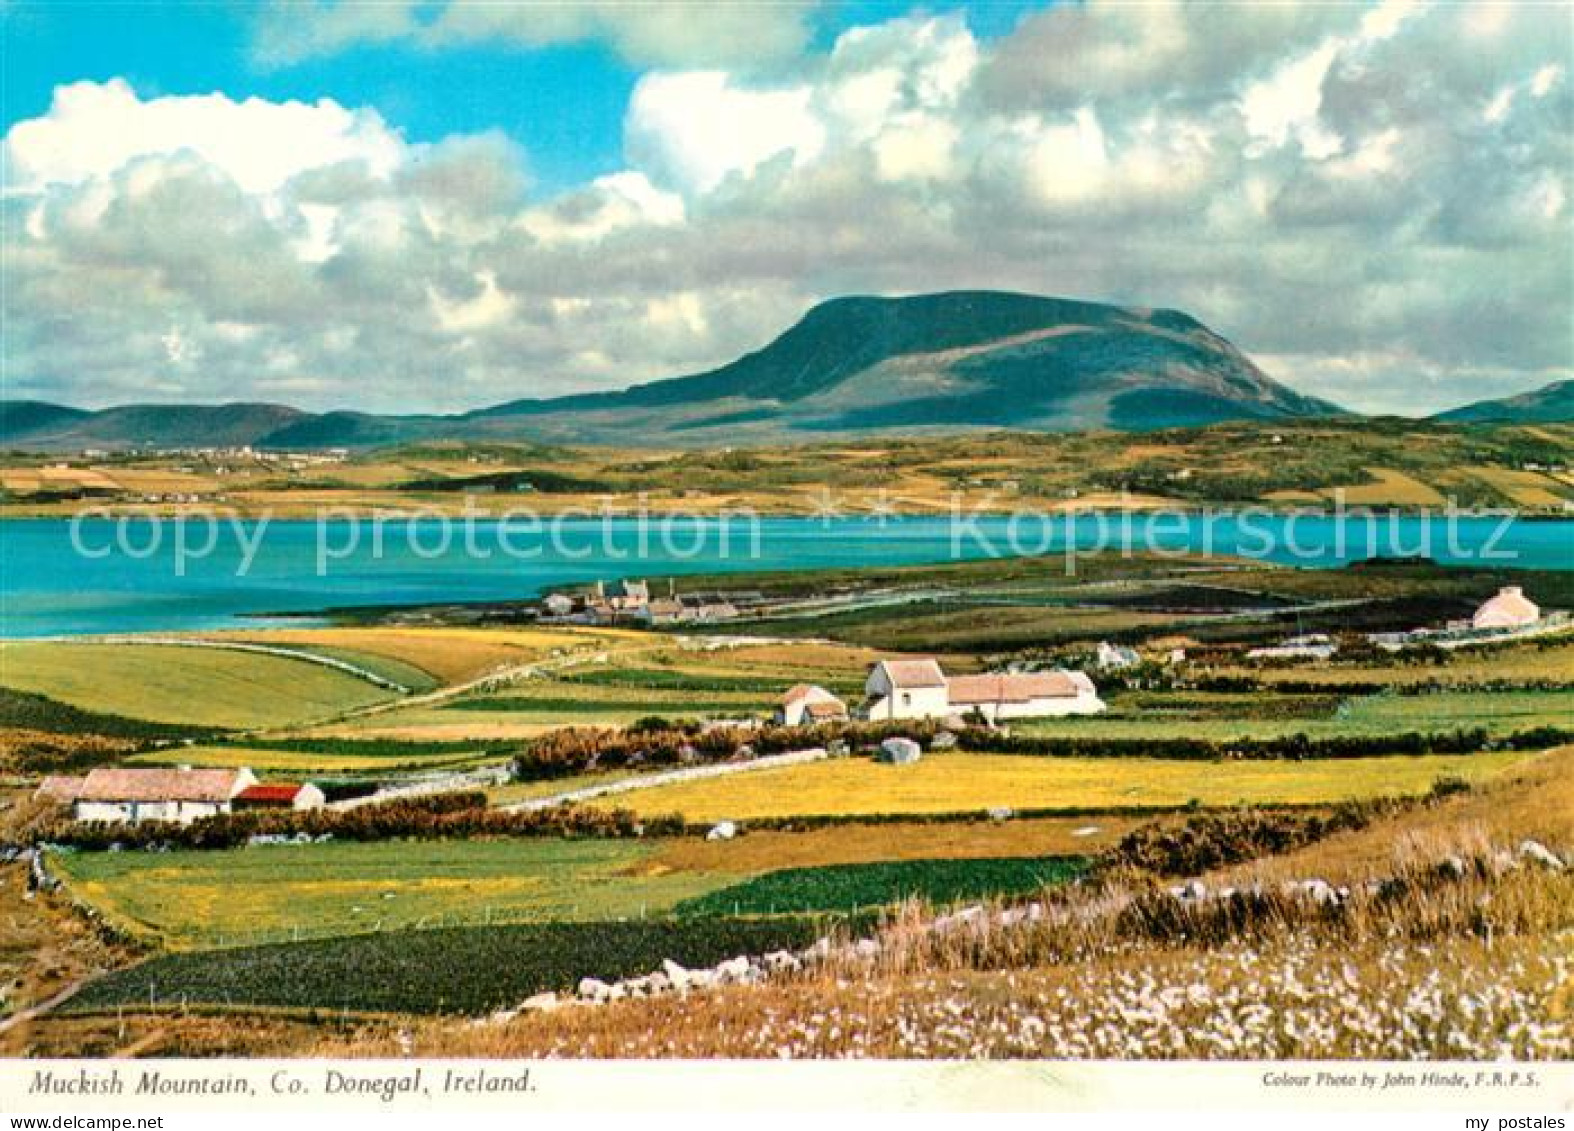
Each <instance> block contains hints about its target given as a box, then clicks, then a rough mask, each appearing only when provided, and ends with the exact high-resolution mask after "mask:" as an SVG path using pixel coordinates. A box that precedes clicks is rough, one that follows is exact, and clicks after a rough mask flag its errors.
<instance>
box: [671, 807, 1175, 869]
mask: <svg viewBox="0 0 1574 1131" xmlns="http://www.w3.org/2000/svg"><path fill="white" fill-rule="evenodd" d="M1145 820H1146V819H1145V818H1136V817H1040V818H1032V819H1027V820H1020V821H969V822H965V823H961V822H946V823H920V822H912V823H904V822H898V821H891V822H883V821H882V822H881V823H879V824H869V825H834V826H829V827H826V828H819V829H809V830H807V831H805V832H776V831H761V830H756V831H754V832H751V833H749V834H748V835H747V836H742V837H738V838H737V839H735V840H727V841H715V840H703V839H701V838H699V837H681V838H677V839H673V840H664V841H658V842H657V844H658V847H657V850H656V853H655V855H653V856H651V857H650V858H649V859H648V860H646V861H645V862H644V863H643V864H642V865H640V868H641V870H642V871H646V872H650V873H652V874H661V873H662V872H665V871H679V872H682V871H692V872H740V873H749V872H770V871H775V870H776V869H779V868H818V867H822V866H824V865H828V864H865V863H869V862H871V861H877V860H972V859H980V858H988V857H994V856H1080V855H1084V854H1087V853H1093V852H1102V851H1103V850H1104V849H1107V848H1111V847H1113V846H1114V845H1115V843H1116V842H1117V841H1119V840H1120V838H1121V837H1123V836H1125V835H1126V834H1127V833H1129V832H1130V831H1131V830H1132V829H1134V828H1136V827H1137V826H1138V825H1141V824H1143V823H1145Z"/></svg>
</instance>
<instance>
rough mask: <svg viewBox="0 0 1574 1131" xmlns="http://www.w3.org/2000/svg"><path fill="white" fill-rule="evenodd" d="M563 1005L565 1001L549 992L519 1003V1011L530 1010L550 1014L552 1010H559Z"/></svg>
mask: <svg viewBox="0 0 1574 1131" xmlns="http://www.w3.org/2000/svg"><path fill="white" fill-rule="evenodd" d="M562 1004H563V1000H562V999H561V998H559V997H558V996H557V994H555V993H552V992H551V991H550V990H548V991H547V992H546V993H544V994H535V995H533V996H531V997H527V998H526V999H525V1000H524V1001H522V1002H520V1003H519V1009H520V1012H524V1011H527V1010H529V1011H535V1012H540V1013H550V1012H551V1011H552V1010H554V1009H557V1008H558V1007H559V1006H561V1005H562Z"/></svg>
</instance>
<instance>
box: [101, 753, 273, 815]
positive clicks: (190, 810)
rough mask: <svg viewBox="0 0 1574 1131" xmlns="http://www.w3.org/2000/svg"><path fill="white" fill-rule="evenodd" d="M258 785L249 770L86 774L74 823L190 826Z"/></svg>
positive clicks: (227, 807) (226, 809) (107, 770)
mask: <svg viewBox="0 0 1574 1131" xmlns="http://www.w3.org/2000/svg"><path fill="white" fill-rule="evenodd" d="M255 784H257V778H256V776H255V775H253V774H252V772H251V771H250V770H247V769H239V770H194V769H191V768H190V767H189V766H182V767H180V768H179V769H173V770H160V769H124V768H119V767H111V768H102V769H97V770H92V771H89V773H88V775H87V776H86V777H85V778H82V779H81V785H80V787H78V788H77V789H76V790H75V796H74V797H73V798H72V799H71V809H72V815H73V816H74V817H76V819H77V820H79V821H115V822H127V823H131V824H135V823H136V822H138V821H173V822H175V823H177V824H182V825H184V824H189V823H190V822H192V821H195V820H199V819H201V818H203V817H213V816H217V815H218V814H220V813H229V812H232V811H233V809H234V804H235V798H236V797H237V796H238V795H239V794H241V793H242V792H244V791H245V790H246V789H248V788H249V787H251V786H253V785H255Z"/></svg>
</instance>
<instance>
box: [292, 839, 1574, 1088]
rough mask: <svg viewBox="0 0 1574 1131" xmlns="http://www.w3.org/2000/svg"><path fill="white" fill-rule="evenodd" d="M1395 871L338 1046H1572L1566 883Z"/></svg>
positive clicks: (347, 1052) (892, 939)
mask: <svg viewBox="0 0 1574 1131" xmlns="http://www.w3.org/2000/svg"><path fill="white" fill-rule="evenodd" d="M1481 863H1482V864H1483V867H1482V868H1480V869H1478V870H1472V871H1471V872H1470V873H1469V874H1468V875H1467V876H1465V877H1463V878H1459V877H1454V876H1451V875H1444V874H1441V873H1439V872H1437V871H1436V870H1435V869H1433V868H1430V867H1421V866H1415V867H1410V868H1405V869H1401V871H1400V872H1399V874H1397V875H1396V876H1393V877H1390V884H1391V885H1392V886H1391V887H1389V888H1387V889H1385V891H1386V894H1381V895H1379V894H1370V895H1368V894H1363V893H1356V894H1354V895H1352V897H1351V900H1350V901H1349V902H1348V903H1347V904H1346V905H1345V906H1344V907H1343V908H1342V909H1340V910H1337V911H1335V910H1331V909H1328V908H1326V907H1323V906H1321V905H1320V904H1318V903H1317V902H1316V901H1314V900H1311V899H1308V898H1305V897H1298V896H1291V895H1284V894H1280V893H1279V892H1277V891H1267V892H1264V893H1261V894H1260V895H1258V896H1252V897H1241V898H1237V899H1231V900H1219V901H1213V902H1206V903H1200V904H1197V905H1192V906H1187V905H1183V904H1181V903H1179V902H1178V901H1176V900H1174V899H1173V898H1171V897H1169V896H1167V895H1164V894H1162V893H1159V892H1149V891H1143V890H1141V889H1136V890H1133V889H1130V888H1125V887H1120V886H1117V887H1114V888H1102V889H1094V890H1084V891H1081V892H1071V893H1068V894H1067V895H1066V896H1065V897H1064V899H1063V900H1062V901H1060V902H1059V903H1058V904H1052V905H1051V911H1050V914H1049V916H1048V917H1047V918H1045V919H1043V920H1040V921H1039V922H1036V923H1031V922H1030V923H1020V924H1016V925H1013V926H1004V925H1001V923H1000V922H999V921H998V920H995V919H990V918H987V917H984V918H980V919H979V920H977V921H976V923H975V924H965V925H962V926H960V927H958V928H956V929H953V930H950V931H947V932H943V933H941V932H937V931H935V930H934V929H933V928H932V927H931V926H930V925H929V921H928V918H927V916H926V915H924V914H923V913H922V912H921V911H920V910H919V909H916V908H909V909H908V910H907V912H906V914H905V915H904V916H903V917H901V918H900V919H899V920H898V921H897V922H896V923H895V924H894V925H893V926H892V927H891V928H889V929H888V930H887V931H886V932H885V933H883V934H882V936H881V942H882V949H881V953H880V954H879V956H878V957H877V958H876V959H875V960H874V962H873V963H869V962H867V961H865V960H857V959H853V958H850V957H849V958H847V959H846V960H844V961H840V962H835V963H832V964H829V965H827V966H825V967H820V968H817V969H815V970H813V971H812V972H811V973H809V974H807V975H802V976H799V977H796V978H792V979H787V980H778V981H775V982H772V983H768V984H766V985H764V986H758V987H733V988H728V989H724V990H718V991H712V992H709V993H704V994H700V995H698V996H688V997H684V998H676V999H675V998H658V999H654V1000H646V1001H633V1002H625V1003H618V1004H614V1005H611V1006H605V1007H585V1006H572V1007H569V1008H566V1009H562V1010H559V1011H556V1012H552V1013H548V1014H545V1015H541V1014H534V1015H530V1014H527V1015H523V1016H521V1017H518V1018H515V1019H512V1020H507V1021H501V1022H493V1023H490V1024H483V1025H479V1026H478V1025H475V1024H468V1025H464V1026H462V1027H461V1026H456V1025H454V1024H453V1023H451V1022H417V1023H415V1024H413V1025H412V1026H411V1027H410V1028H408V1029H407V1030H404V1031H402V1032H399V1033H397V1034H387V1033H384V1034H381V1035H379V1034H377V1033H372V1032H363V1033H361V1034H358V1035H357V1036H356V1037H355V1038H354V1039H353V1040H350V1041H334V1042H330V1043H326V1044H323V1045H319V1046H317V1047H316V1048H315V1049H313V1052H314V1053H315V1054H318V1055H327V1056H386V1055H396V1054H398V1053H405V1054H413V1055H418V1056H479V1057H552V1056H571V1057H584V1056H589V1057H791V1058H798V1057H943V1058H950V1057H965V1058H969V1059H976V1058H989V1057H1024V1056H1026V1057H1052V1058H1079V1059H1080V1058H1091V1059H1122V1058H1142V1059H1153V1058H1182V1059H1189V1058H1228V1059H1243V1058H1272V1059H1279V1058H1295V1059H1320V1058H1341V1059H1343V1058H1362V1059H1365V1058H1382V1059H1396V1060H1397V1059H1495V1058H1499V1057H1504V1056H1511V1057H1514V1058H1518V1059H1563V1058H1567V1057H1568V1056H1569V1055H1570V1054H1571V1053H1574V1030H1571V1028H1570V1012H1569V1007H1570V1005H1571V1004H1574V1003H1571V1001H1570V992H1569V985H1570V979H1571V978H1574V898H1571V897H1574V877H1570V876H1568V875H1566V874H1565V875H1561V876H1555V875H1552V874H1550V873H1548V872H1545V871H1542V870H1539V869H1537V870H1531V869H1519V870H1516V871H1513V872H1510V873H1507V874H1503V875H1497V874H1494V873H1493V872H1492V871H1491V869H1490V868H1489V867H1486V866H1485V861H1482V862H1481Z"/></svg>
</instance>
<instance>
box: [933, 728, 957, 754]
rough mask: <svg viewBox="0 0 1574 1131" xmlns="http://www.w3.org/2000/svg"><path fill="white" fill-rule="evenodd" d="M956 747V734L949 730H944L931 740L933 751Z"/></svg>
mask: <svg viewBox="0 0 1574 1131" xmlns="http://www.w3.org/2000/svg"><path fill="white" fill-rule="evenodd" d="M955 745H956V734H955V733H954V732H952V731H949V730H942V731H941V732H940V733H939V734H937V735H935V736H934V737H933V738H931V739H930V740H929V749H931V750H950V749H951V748H952V747H954V746H955Z"/></svg>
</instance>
